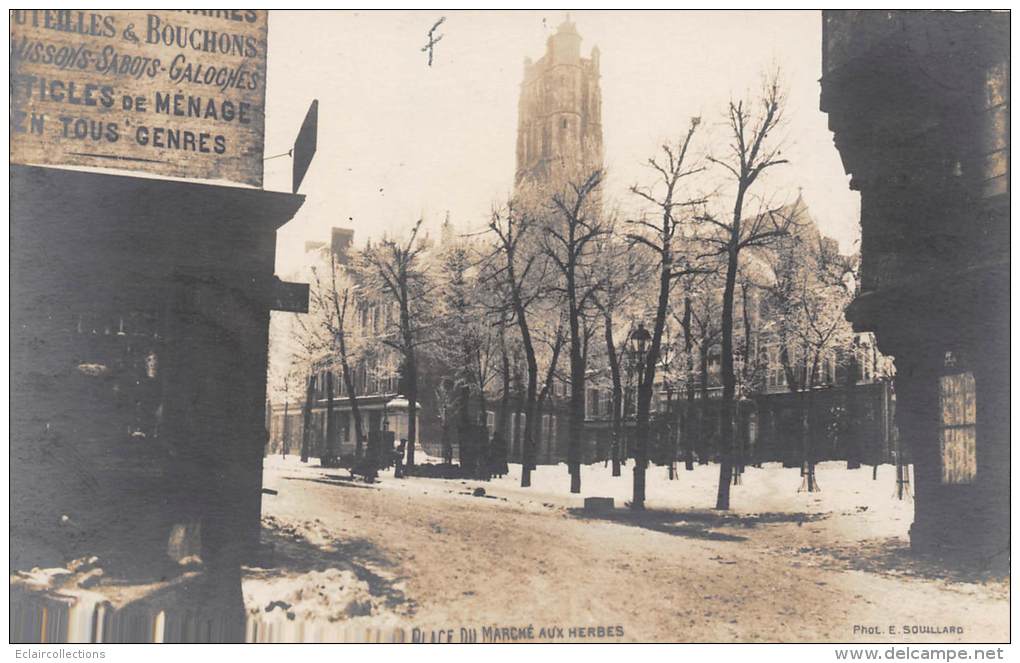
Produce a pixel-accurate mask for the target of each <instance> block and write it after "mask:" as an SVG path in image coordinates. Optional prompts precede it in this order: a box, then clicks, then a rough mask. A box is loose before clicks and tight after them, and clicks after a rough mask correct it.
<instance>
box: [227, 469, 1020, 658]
mask: <svg viewBox="0 0 1020 663" xmlns="http://www.w3.org/2000/svg"><path fill="white" fill-rule="evenodd" d="M313 463H314V461H313ZM313 463H309V464H302V463H300V461H299V460H298V459H297V458H296V457H293V456H291V457H289V458H288V459H286V460H284V459H283V458H281V457H280V456H270V457H269V458H267V459H266V470H265V487H266V488H268V489H270V490H272V491H278V492H277V494H267V495H265V497H264V499H263V541H264V542H267V543H270V544H272V552H271V553H267V559H266V560H265V562H264V563H263V564H262V566H264V567H265V568H261V567H250V568H246V569H245V574H244V587H243V589H244V594H245V601H246V605H247V608H248V610H249V626H248V629H249V633H248V638H249V639H250V640H269V641H281V640H282V641H293V640H322V639H327V640H359V641H360V640H394V639H396V640H404V641H412V640H419V639H423V640H424V641H426V642H428V641H447V640H452V641H454V642H461V641H464V640H465V639H466V640H471V639H476V640H477V641H478V642H486V641H497V642H502V641H564V640H572V641H602V642H613V641H681V642H715V641H723V642H731V641H742V642H753V641H758V642H761V641H764V642H770V641H771V642H774V641H785V642H790V641H794V642H797V641H816V642H854V641H865V642H878V641H898V642H947V641H948V642H976V641H986V642H987V641H1005V640H1007V639H1008V638H1009V622H1008V616H1009V610H1008V599H1009V583H1008V580H1003V579H994V578H979V577H974V576H968V575H961V574H960V573H959V572H954V571H952V570H949V569H946V568H944V567H942V566H940V565H938V564H937V563H936V562H933V561H922V560H917V559H915V558H913V557H911V556H909V555H908V554H907V547H906V546H907V529H908V527H909V523H910V522H911V519H912V503H911V502H910V501H898V500H896V499H895V497H894V489H895V485H894V479H893V468H892V467H891V466H888V465H886V466H881V467H880V468H879V472H878V478H877V480H876V481H873V480H872V470H871V468H870V467H863V468H861V469H859V470H853V471H847V470H846V469H845V464H844V463H826V464H822V465H820V466H819V467H818V480H819V484H820V486H821V488H822V492H820V493H806V492H798V490H797V489H798V487H799V485H800V477H799V473H798V471H797V470H796V469H784V468H782V467H780V466H777V465H767V466H766V467H765V468H762V469H758V468H748V469H747V471H746V473H745V475H744V479H743V484H742V485H740V486H735V487H734V489H733V506H734V509H733V511H732V512H730V513H722V512H718V511H714V510H711V509H710V508H709V507H711V506H712V504H713V501H714V495H715V486H716V483H715V482H716V478H717V472H718V468H717V467H716V466H714V465H710V466H699V467H697V468H696V469H695V471H693V472H686V471H684V470H683V465H682V464H680V473H679V478H678V479H677V480H676V481H672V482H671V481H669V480H668V479H667V476H666V468H661V467H652V468H650V469H649V474H648V501H647V506H648V511H647V512H645V513H644V514H640V515H637V514H633V513H631V512H630V511H629V510H627V509H625V508H624V507H623V503H624V501H625V500H626V499H627V496H628V494H629V492H630V489H631V469H632V468H631V466H630V465H628V466H627V467H625V468H624V474H623V476H621V477H618V478H612V477H611V476H610V471H609V469H608V468H603V466H602V465H595V466H589V467H585V468H584V471H583V477H582V478H583V483H582V494H581V495H571V494H570V493H569V492H568V488H569V479H568V476H567V473H566V469H565V467H563V466H542V467H539V469H538V471H537V472H536V473H534V475H533V476H534V478H533V486H532V487H531V488H527V489H522V488H520V487H519V481H520V477H519V470H520V468H519V466H513V465H512V466H511V474H510V476H508V477H505V478H503V479H497V480H493V481H491V482H481V481H459V480H439V479H423V478H405V479H394V478H393V476H392V473H391V472H390V473H384V474H383V475H382V476H381V477H380V481H379V482H377V483H375V484H372V485H368V484H364V483H362V482H360V481H353V480H351V479H350V477H349V475H348V473H347V471H346V470H329V469H324V468H321V467H317V466H315V465H314V464H313ZM478 487H481V488H484V491H485V494H484V495H483V496H479V495H475V492H476V490H475V489H476V488H478ZM585 496H606V497H613V498H614V499H615V502H616V509H615V511H613V512H611V513H605V514H592V513H586V512H584V511H583V510H582V509H581V506H582V503H583V497H585ZM529 627H531V628H530V630H529Z"/></svg>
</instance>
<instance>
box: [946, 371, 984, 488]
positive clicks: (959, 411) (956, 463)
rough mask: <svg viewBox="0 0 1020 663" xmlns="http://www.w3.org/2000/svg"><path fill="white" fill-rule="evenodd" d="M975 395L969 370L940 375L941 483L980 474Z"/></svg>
mask: <svg viewBox="0 0 1020 663" xmlns="http://www.w3.org/2000/svg"><path fill="white" fill-rule="evenodd" d="M947 363H949V357H948V356H947ZM976 395H977V394H976V389H975V385H974V374H973V373H971V372H969V371H968V372H964V373H953V374H949V375H943V376H942V377H941V378H939V414H940V419H941V421H940V422H939V424H940V425H939V445H940V447H941V456H942V483H946V484H958V483H971V482H973V481H974V479H975V477H976V475H977V404H976Z"/></svg>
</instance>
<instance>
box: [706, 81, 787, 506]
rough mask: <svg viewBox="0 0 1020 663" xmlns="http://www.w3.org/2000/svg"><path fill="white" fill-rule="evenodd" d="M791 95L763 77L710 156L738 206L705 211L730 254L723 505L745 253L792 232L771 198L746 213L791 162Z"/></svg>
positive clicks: (712, 239)
mask: <svg viewBox="0 0 1020 663" xmlns="http://www.w3.org/2000/svg"><path fill="white" fill-rule="evenodd" d="M784 105H785V96H784V92H783V90H782V87H781V84H780V79H779V75H778V72H777V73H775V74H773V75H772V76H770V77H768V78H766V79H765V80H764V82H763V86H762V91H761V96H760V98H759V99H758V100H757V102H756V103H751V102H745V101H742V100H741V101H732V100H731V101H730V102H729V105H728V109H727V129H728V133H729V134H730V136H729V137H730V139H731V142H730V145H729V151H728V153H727V154H726V155H725V156H722V157H714V156H710V157H709V160H710V161H711V162H712V163H714V164H716V165H718V166H719V167H720V168H722V169H723V170H724V171H725V172H726V173H727V175H728V176H729V177H730V179H731V181H732V183H733V185H734V186H735V189H736V190H735V194H734V199H733V210H732V214H731V215H730V216H729V218H728V219H727V218H725V217H723V218H719V217H716V216H715V215H713V214H709V213H706V214H703V215H702V216H701V217H700V218H701V219H702V220H703V221H705V222H706V223H707V224H708V226H709V232H708V233H706V234H705V235H704V239H705V240H706V241H707V242H709V243H711V244H713V245H714V246H715V253H716V254H717V255H719V256H721V257H722V258H723V259H725V262H726V268H725V275H726V276H725V283H724V286H723V300H722V403H721V424H722V445H723V448H722V453H721V459H720V463H719V491H718V495H717V497H716V505H715V506H716V508H717V509H729V508H730V483H731V479H732V472H733V460H734V458H733V447H734V426H733V412H734V400H735V394H736V383H737V378H736V374H735V372H734V362H733V355H734V353H733V300H734V294H735V291H736V282H737V273H738V271H739V267H740V257H741V253H742V252H743V251H744V250H745V249H747V248H749V247H754V246H765V245H768V244H769V243H771V242H773V241H775V240H776V239H778V238H780V237H783V236H785V235H786V234H787V228H788V226H789V219H788V218H786V217H785V216H783V214H782V213H781V210H780V209H778V208H773V207H770V206H769V205H768V204H767V203H766V202H765V199H764V198H762V197H759V200H761V201H762V204H761V205H760V206H759V209H758V211H757V213H755V214H752V215H751V216H749V217H745V214H746V212H745V208H746V207H747V205H748V203H749V202H750V201H751V190H752V187H754V185H755V183H757V182H758V181H759V178H760V177H761V176H762V174H763V173H765V172H766V171H767V170H769V169H770V168H773V167H774V166H778V165H780V164H784V163H787V160H786V159H784V158H782V156H781V154H782V149H781V148H782V141H781V140H779V139H777V138H776V136H775V133H777V131H778V130H779V128H780V126H781V124H782V121H783V110H784Z"/></svg>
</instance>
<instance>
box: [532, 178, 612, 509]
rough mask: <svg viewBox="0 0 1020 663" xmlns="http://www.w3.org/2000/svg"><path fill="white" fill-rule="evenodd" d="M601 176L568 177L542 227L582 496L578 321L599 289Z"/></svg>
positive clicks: (574, 478)
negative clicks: (561, 320) (560, 306)
mask: <svg viewBox="0 0 1020 663" xmlns="http://www.w3.org/2000/svg"><path fill="white" fill-rule="evenodd" d="M603 177H604V173H603V171H602V170H601V169H596V170H593V171H591V172H590V173H583V174H581V175H580V176H577V177H573V178H569V179H568V181H567V182H566V184H565V185H564V186H563V187H562V188H561V189H559V190H558V191H556V192H555V193H553V194H552V210H553V214H552V215H551V216H550V218H548V219H546V221H547V223H546V224H545V225H544V227H543V231H544V232H543V237H542V240H543V241H542V246H543V249H544V253H545V255H546V256H547V257H548V258H549V260H550V261H551V263H552V266H553V268H554V271H555V272H556V273H557V276H558V277H559V278H558V279H557V283H555V284H554V285H551V286H550V290H552V291H554V292H556V293H557V294H558V295H559V296H560V298H562V300H563V301H564V302H565V303H566V316H567V329H568V331H569V334H568V339H569V352H570V427H569V431H568V444H567V464H568V466H569V468H570V492H572V493H579V492H581V437H582V434H583V431H584V416H585V413H584V396H585V391H584V389H585V368H586V367H585V362H584V341H585V338H584V333H583V329H582V327H583V326H584V322H583V318H584V316H585V313H586V311H587V309H588V308H589V307H590V306H591V305H592V303H593V301H592V298H593V295H594V294H595V292H596V291H597V289H598V288H599V287H600V285H601V284H600V282H599V280H598V278H597V274H596V270H595V269H594V263H595V256H596V255H597V253H596V250H595V249H596V242H597V241H598V240H599V238H601V237H603V236H604V235H606V233H607V228H606V224H605V222H604V218H603V215H602V213H601V209H600V207H601V187H602V181H603Z"/></svg>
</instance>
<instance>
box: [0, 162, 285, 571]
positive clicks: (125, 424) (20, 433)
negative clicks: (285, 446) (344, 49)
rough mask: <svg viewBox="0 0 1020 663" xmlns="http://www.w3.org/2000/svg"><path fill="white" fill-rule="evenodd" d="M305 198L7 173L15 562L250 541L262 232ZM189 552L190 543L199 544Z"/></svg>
mask: <svg viewBox="0 0 1020 663" xmlns="http://www.w3.org/2000/svg"><path fill="white" fill-rule="evenodd" d="M301 202H302V197H300V196H291V195H287V194H277V193H269V192H263V191H257V190H249V189H240V188H230V187H218V186H208V185H201V184H193V183H182V182H167V181H162V180H153V179H143V178H135V177H121V176H114V175H101V174H94V173H82V172H74V171H64V170H59V169H53V168H33V167H20V166H17V167H12V169H11V363H12V372H11V382H12V384H11V406H12V408H11V409H12V421H11V424H12V429H11V474H12V482H11V483H12V487H11V492H12V501H11V510H12V513H11V516H12V518H11V523H12V525H11V527H12V542H13V547H14V550H13V552H14V555H13V557H12V565H15V566H18V565H29V566H32V565H36V564H39V563H43V562H55V563H56V562H61V561H64V560H66V559H67V558H68V557H69V556H74V555H77V554H79V553H90V554H91V553H96V552H102V553H105V554H106V555H107V556H108V557H112V558H113V559H114V560H115V561H116V562H117V563H119V565H120V566H121V567H122V568H125V569H126V568H146V567H149V566H151V565H153V564H156V565H158V563H159V562H160V561H161V560H162V559H164V558H166V555H167V538H168V533H169V531H170V530H171V529H172V528H173V526H174V525H175V524H181V523H186V522H200V523H201V524H202V536H201V548H202V552H204V553H208V554H212V549H211V548H209V546H210V545H214V546H215V545H221V544H224V542H225V541H242V540H243V541H247V542H251V539H252V537H253V536H257V529H253V526H254V528H257V524H258V517H259V513H258V512H259V508H260V503H259V500H260V489H261V457H262V445H263V443H264V437H265V428H264V407H265V372H266V353H267V344H268V321H269V306H270V302H271V299H272V287H273V283H274V279H273V265H274V258H275V231H276V228H277V227H279V226H280V225H282V224H283V223H285V222H286V221H287V220H288V219H290V218H291V217H292V216H293V214H294V212H295V211H296V210H297V208H298V207H299V206H300V204H301ZM196 552H198V551H196Z"/></svg>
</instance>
